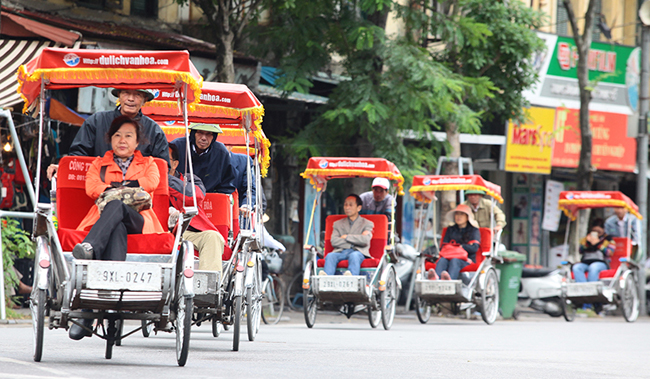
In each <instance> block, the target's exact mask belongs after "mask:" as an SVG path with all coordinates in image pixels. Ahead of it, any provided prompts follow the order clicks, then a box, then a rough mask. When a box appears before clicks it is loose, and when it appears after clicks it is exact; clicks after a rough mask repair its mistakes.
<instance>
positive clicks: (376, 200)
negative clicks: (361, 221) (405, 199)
mask: <svg viewBox="0 0 650 379" xmlns="http://www.w3.org/2000/svg"><path fill="white" fill-rule="evenodd" d="M388 188H390V181H389V180H388V179H386V178H375V179H374V180H373V181H372V191H368V192H364V193H362V194H361V195H360V196H359V197H360V198H361V201H362V202H363V208H362V209H361V214H383V215H386V217H388V220H389V221H390V220H391V216H392V210H393V205H394V201H395V200H394V198H393V196H392V195H390V194H389V193H388Z"/></svg>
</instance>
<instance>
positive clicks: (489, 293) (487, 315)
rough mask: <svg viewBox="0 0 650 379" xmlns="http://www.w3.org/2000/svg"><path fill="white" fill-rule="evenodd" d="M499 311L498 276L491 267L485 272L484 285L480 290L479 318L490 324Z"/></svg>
mask: <svg viewBox="0 0 650 379" xmlns="http://www.w3.org/2000/svg"><path fill="white" fill-rule="evenodd" d="M498 313H499V277H498V276H497V273H496V271H495V270H494V269H493V268H490V269H488V272H487V273H486V274H485V285H484V286H483V289H482V292H481V318H483V321H485V323H486V324H488V325H492V324H493V323H494V321H496V319H497V314H498Z"/></svg>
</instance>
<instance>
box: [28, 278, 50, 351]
mask: <svg viewBox="0 0 650 379" xmlns="http://www.w3.org/2000/svg"><path fill="white" fill-rule="evenodd" d="M45 301H46V295H45V290H42V289H38V288H37V289H35V291H34V292H32V298H31V303H30V305H29V308H30V309H31V311H32V326H33V327H34V361H35V362H40V361H41V358H42V357H43V333H44V330H45Z"/></svg>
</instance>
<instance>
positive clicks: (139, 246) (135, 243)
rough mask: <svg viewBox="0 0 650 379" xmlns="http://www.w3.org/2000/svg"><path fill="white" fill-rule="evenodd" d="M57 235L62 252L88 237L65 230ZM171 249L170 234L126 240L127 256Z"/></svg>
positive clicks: (82, 233)
mask: <svg viewBox="0 0 650 379" xmlns="http://www.w3.org/2000/svg"><path fill="white" fill-rule="evenodd" d="M58 233H59V240H60V241H61V248H62V249H63V251H72V249H73V248H74V246H75V245H76V244H78V243H81V242H82V241H83V239H84V238H85V237H86V235H88V232H86V231H83V230H76V229H65V228H59V231H58ZM173 248H174V235H173V234H171V233H155V234H129V235H128V238H127V251H128V253H129V254H170V253H171V252H172V250H173Z"/></svg>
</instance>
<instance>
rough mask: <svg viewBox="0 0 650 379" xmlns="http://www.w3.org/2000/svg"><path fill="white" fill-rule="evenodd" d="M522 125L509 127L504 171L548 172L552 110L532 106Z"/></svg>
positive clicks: (552, 122)
mask: <svg viewBox="0 0 650 379" xmlns="http://www.w3.org/2000/svg"><path fill="white" fill-rule="evenodd" d="M528 116H529V117H530V119H529V121H528V122H527V123H525V124H520V123H517V122H512V121H510V123H509V124H508V138H507V145H506V163H505V169H506V171H511V172H527V173H538V174H550V173H551V156H552V151H553V128H554V126H555V109H552V108H539V107H531V108H530V109H528Z"/></svg>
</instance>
